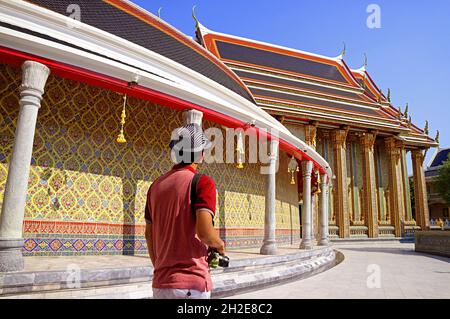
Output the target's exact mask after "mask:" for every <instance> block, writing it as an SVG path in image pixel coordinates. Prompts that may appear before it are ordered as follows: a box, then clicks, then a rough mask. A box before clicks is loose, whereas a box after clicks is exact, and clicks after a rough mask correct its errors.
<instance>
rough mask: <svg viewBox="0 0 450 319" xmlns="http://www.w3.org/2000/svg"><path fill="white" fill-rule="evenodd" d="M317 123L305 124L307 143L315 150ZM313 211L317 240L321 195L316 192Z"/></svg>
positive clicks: (314, 234) (314, 233) (314, 235)
mask: <svg viewBox="0 0 450 319" xmlns="http://www.w3.org/2000/svg"><path fill="white" fill-rule="evenodd" d="M317 125H318V122H317V121H310V122H309V124H307V125H305V143H306V144H308V145H309V146H310V147H311V148H312V149H314V150H316V148H317ZM311 212H312V217H311V218H312V220H311V229H312V230H311V234H312V237H313V239H317V241H319V238H320V227H319V224H320V221H319V197H318V195H317V194H316V193H315V192H314V193H313V194H312V195H311Z"/></svg>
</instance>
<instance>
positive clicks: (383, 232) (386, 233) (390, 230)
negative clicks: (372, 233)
mask: <svg viewBox="0 0 450 319" xmlns="http://www.w3.org/2000/svg"><path fill="white" fill-rule="evenodd" d="M378 236H379V237H395V228H394V226H391V225H380V226H378Z"/></svg>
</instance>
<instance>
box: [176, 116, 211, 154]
mask: <svg viewBox="0 0 450 319" xmlns="http://www.w3.org/2000/svg"><path fill="white" fill-rule="evenodd" d="M211 146H212V143H211V141H210V140H209V139H208V138H207V137H206V135H205V134H204V133H203V130H202V128H201V127H200V125H198V124H196V123H191V124H187V125H184V126H182V127H179V128H177V129H175V130H174V131H173V132H172V137H171V141H170V144H169V147H170V149H171V150H173V151H175V152H179V153H180V152H182V153H189V154H191V153H198V152H201V151H203V150H207V149H209V148H211Z"/></svg>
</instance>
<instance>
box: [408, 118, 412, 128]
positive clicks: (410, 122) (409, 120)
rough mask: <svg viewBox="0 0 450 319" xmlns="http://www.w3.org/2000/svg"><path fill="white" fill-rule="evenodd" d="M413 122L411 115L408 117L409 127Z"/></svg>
mask: <svg viewBox="0 0 450 319" xmlns="http://www.w3.org/2000/svg"><path fill="white" fill-rule="evenodd" d="M411 124H412V120H411V116H410V117H409V119H408V127H411Z"/></svg>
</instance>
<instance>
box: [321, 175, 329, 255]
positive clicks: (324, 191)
mask: <svg viewBox="0 0 450 319" xmlns="http://www.w3.org/2000/svg"><path fill="white" fill-rule="evenodd" d="M321 177H322V178H321V183H320V191H321V193H320V241H319V246H327V245H328V244H329V240H328V175H327V174H323V175H322V176H321Z"/></svg>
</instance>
